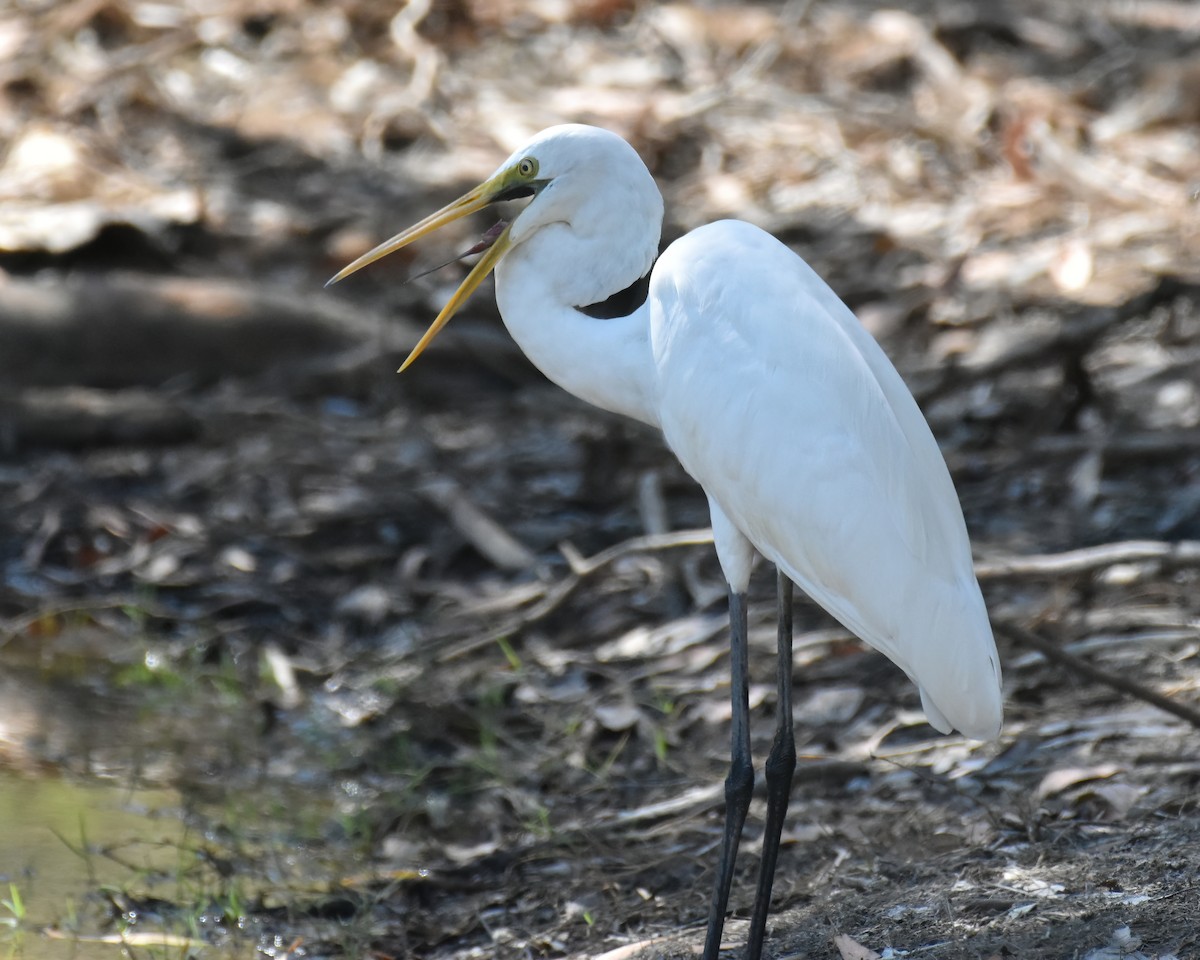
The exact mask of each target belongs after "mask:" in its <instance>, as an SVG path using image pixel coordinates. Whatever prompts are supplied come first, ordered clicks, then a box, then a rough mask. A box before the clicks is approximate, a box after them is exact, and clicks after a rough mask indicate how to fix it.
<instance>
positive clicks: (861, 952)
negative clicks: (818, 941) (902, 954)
mask: <svg viewBox="0 0 1200 960" xmlns="http://www.w3.org/2000/svg"><path fill="white" fill-rule="evenodd" d="M833 945H834V946H835V947H837V949H838V953H839V954H841V957H842V960H880V956H879V954H877V953H876V952H875V951H874V950H871V949H870V948H869V947H864V946H863V945H862V944H861V943H859V942H858V941H857V940H855V939H854V938H853V937H851V936H849V935H847V934H845V933H839V934H838V935H837V936H836V937H834V938H833Z"/></svg>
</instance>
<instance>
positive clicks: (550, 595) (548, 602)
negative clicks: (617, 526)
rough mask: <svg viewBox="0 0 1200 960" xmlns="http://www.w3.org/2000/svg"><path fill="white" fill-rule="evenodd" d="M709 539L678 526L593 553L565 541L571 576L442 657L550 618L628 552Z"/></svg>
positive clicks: (704, 533)
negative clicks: (582, 552)
mask: <svg viewBox="0 0 1200 960" xmlns="http://www.w3.org/2000/svg"><path fill="white" fill-rule="evenodd" d="M705 543H712V531H711V530H708V529H696V530H678V531H676V532H675V533H654V534H649V535H648V536H644V537H632V538H630V539H629V540H625V541H623V542H621V543H618V544H616V545H615V546H612V547H609V548H608V549H607V550H601V551H600V552H599V553H597V554H596V555H595V556H593V557H581V556H580V555H579V553H578V552H577V551H576V550H575V549H574V548H573V547H572V546H571V545H570V544H569V543H562V544H560V545H559V549H560V550H561V551H562V554H563V556H564V557H566V558H567V563H568V564H569V565H570V567H571V573H570V575H569V576H567V577H566V578H565V579H563V580H562V581H560V582H559V583H557V584H555V585H554V586H553V587H551V588H550V589H549V590H548V591H547V592H546V594H545V596H543V597H542V599H541V600H539V601H538V602H537V603H535V604H534V605H533V606H531V607H530V608H529V609H528V610H526V611H525V612H524V613H523V614H521V615H520V616H519V617H515V618H514V619H512V620H510V621H509V622H507V623H504V624H501V625H500V626H499V627H497V628H496V629H494V630H489V631H488V632H487V633H485V634H482V635H481V636H478V637H470V638H468V639H466V640H464V641H462V642H461V643H457V644H455V645H454V646H452V647H450V648H449V649H448V650H446V651H444V652H443V653H442V654H441V655H439V657H438V661H439V662H441V663H446V662H447V661H450V660H457V659H458V658H459V657H463V656H466V655H467V654H469V653H473V652H474V651H476V650H478V649H480V648H481V647H486V646H488V645H489V644H492V643H495V642H496V641H497V640H499V639H500V638H501V637H511V636H512V635H513V634H515V633H519V632H520V631H521V630H524V629H526V628H527V627H529V626H530V625H532V624H534V623H537V622H538V621H540V620H544V619H546V617H548V616H550V614H552V613H553V612H554V611H555V610H557V609H558V608H559V607H560V606H562V604H563V603H564V602H565V601H566V600H567V598H568V597H570V596H571V594H572V593H574V592H575V589H576V587H578V586H579V585H580V584H581V583H582V582H583V581H584V579H585V578H587V577H589V576H591V575H592V574H594V573H596V572H597V571H599V570H603V569H604V568H605V567H606V566H608V565H609V564H610V563H613V562H614V561H616V560H619V559H621V558H622V557H624V556H627V555H628V554H631V553H642V552H645V551H650V550H670V549H673V548H675V547H690V546H695V545H697V544H705Z"/></svg>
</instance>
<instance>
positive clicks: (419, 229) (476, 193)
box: [325, 175, 512, 373]
mask: <svg viewBox="0 0 1200 960" xmlns="http://www.w3.org/2000/svg"><path fill="white" fill-rule="evenodd" d="M502 176H503V175H502ZM500 180H501V177H493V178H492V179H490V180H488V181H487V182H486V183H483V184H480V185H479V186H478V187H476V188H475V189H474V190H472V191H471V192H470V193H468V194H466V195H465V196H462V197H459V199H457V200H455V201H454V202H453V203H451V204H449V205H447V206H445V207H442V209H441V210H439V211H438V212H437V213H433V214H430V215H429V216H428V217H426V218H425V219H424V220H422V221H421V222H420V223H418V224H416V225H415V226H412V227H409V228H408V229H407V230H405V231H404V232H402V233H398V234H396V236H394V237H392V239H390V240H385V241H384V242H383V243H381V244H380V245H379V246H377V247H375V248H374V249H373V250H368V251H367V252H366V253H364V254H363V255H362V256H361V257H359V258H358V259H357V260H355V261H354V262H353V263H351V264H349V265H348V266H345V267H343V268H342V269H341V270H339V271H338V272H337V273H336V274H335V275H334V276H333V278H332V279H331V280H330V281H329V282H328V283H326V284H325V286H327V287H328V286H330V285H331V284H334V283H337V282H338V281H339V280H344V279H345V278H346V277H348V276H350V274H352V273H355V272H357V271H358V270H361V269H362V268H363V267H365V266H366V265H367V264H369V263H374V262H375V261H376V260H380V259H382V258H383V257H386V256H387V255H388V254H389V253H395V252H396V251H397V250H399V249H400V248H401V247H407V246H408V245H409V244H410V243H412V242H413V241H414V240H419V239H420V238H421V237H423V236H425V235H426V234H430V233H433V231H435V230H437V229H438V228H439V227H444V226H445V225H446V224H448V223H453V222H454V221H455V220H460V219H462V218H463V217H465V216H467V215H468V214H471V213H474V212H475V211H476V210H482V209H483V208H484V207H486V206H488V204H491V203H494V202H495V201H497V200H500V199H507V197H506V196H504V193H505V184H504V183H502V182H498V181H500ZM511 229H512V226H511V224H510V225H508V226H506V227H505V228H504V230H503V231H502V232H501V233H500V235H499V236H497V237H496V238H495V239H494V240H493V241H492V242H491V243H490V244H489V245H488V247H487V249H486V251H485V252H484V254H483V256H482V257H480V258H479V262H478V263H476V264H475V266H474V267H473V268H472V270H471V272H470V273H468V274H467V278H466V279H465V280H463V282H462V284H461V285H460V286H459V288H458V289H457V290H455V291H454V296H452V297H451V298H450V300H449V302H448V303H447V304H446V305H445V306H444V307H442V312H441V313H439V314H438V315H437V318H436V319H435V320H434V321H433V323H432V324H430V326H429V329H428V330H426V331H425V335H424V336H423V337H421V339H420V340H419V341H417V345H416V346H415V347H413V349H412V353H410V354H409V355H408V358H407V359H406V360H405V361H404V363H402V364H401V365H400V370H399V371H397V372H399V373H403V372H404V370H406V369H407V368H408V366H409V364H411V363H412V362H413V361H414V360H416V359H417V357H419V356H420V355H421V353H422V352H423V351H424V350H425V348H426V347H427V346H429V344H430V342H432V340H433V338H434V337H436V336H437V335H438V332H439V331H440V330H441V329H442V327H444V326H445V325H446V324H447V322H449V320H450V318H451V317H452V316H454V314H455V313H456V312H457V310H458V308H459V307H461V306H462V305H463V304H464V303H465V302H466V300H467V298H468V297H469V296H470V295H471V294H472V293H474V292H475V288H476V287H478V286H479V284H481V283H482V282H483V280H484V278H485V277H487V275H488V274H489V273H491V272H492V268H493V267H495V266H496V264H497V263H499V262H500V258H501V257H503V256H504V254H505V252H506V251H507V250H508V248H509V239H508V234H509V231H510V230H511ZM489 234H490V231H489Z"/></svg>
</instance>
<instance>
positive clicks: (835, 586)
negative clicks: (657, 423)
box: [650, 221, 1001, 737]
mask: <svg viewBox="0 0 1200 960" xmlns="http://www.w3.org/2000/svg"><path fill="white" fill-rule="evenodd" d="M650 297H651V344H652V348H653V352H654V361H655V368H656V372H657V376H658V383H657V387H658V391H659V404H660V406H659V412H660V415H661V423H662V428H663V433H664V436H665V437H666V440H667V442H668V443H669V444H670V446H671V448H672V449H673V450H674V451H675V453H676V455H677V456H678V457H679V459H680V461H681V462H682V463H683V465H684V467H685V468H686V469H687V470H688V472H689V473H691V475H692V476H693V477H695V479H696V480H697V481H698V482H699V483H700V484H701V485H702V486H703V487H704V489H705V491H706V492H707V493H708V495H709V496H710V497H711V498H712V499H713V500H714V501H715V502H716V503H717V504H718V505H719V506H720V508H721V510H722V511H723V512H724V513H725V515H726V516H727V517H728V518H729V520H730V521H731V522H732V523H733V524H734V525H735V526H736V527H737V528H738V529H739V530H740V531H741V532H742V533H743V534H744V535H745V536H746V537H747V538H748V539H749V540H750V542H751V543H752V544H753V545H754V547H755V548H756V549H757V550H758V551H759V552H760V553H761V554H763V555H764V556H765V557H766V558H767V559H768V560H770V561H772V562H774V563H776V564H777V565H778V566H779V567H780V568H781V569H782V570H784V572H786V573H787V574H788V575H789V576H790V577H791V578H792V579H793V580H794V581H795V582H796V583H797V584H798V585H799V586H800V587H801V588H802V589H803V590H805V591H806V592H807V593H808V594H809V595H810V596H811V597H812V598H813V599H814V600H816V601H817V602H818V603H819V604H820V605H821V606H822V607H824V608H825V609H826V610H827V611H829V612H830V613H831V614H832V615H833V616H835V617H836V618H837V619H838V620H840V621H841V622H842V623H843V624H844V625H845V626H846V627H848V628H849V629H850V630H852V631H853V632H854V633H856V634H857V635H858V636H860V637H861V638H862V639H863V640H865V641H867V642H868V643H869V644H871V645H872V646H874V647H876V648H877V649H879V650H881V651H882V652H883V653H885V654H887V655H888V656H889V657H890V658H891V659H892V660H893V661H895V662H896V663H897V664H898V665H899V666H900V667H901V668H902V669H903V670H904V671H905V672H906V673H907V674H908V675H909V676H910V677H911V678H912V679H913V680H914V681H915V682H916V683H917V685H918V686H919V687H920V688H921V694H922V701H923V702H924V704H925V708H926V712H927V714H928V715H929V719H930V721H931V722H932V723H933V724H934V725H935V726H937V727H939V728H941V729H943V730H946V729H949V728H950V727H951V726H953V727H956V728H958V729H959V730H961V731H963V732H964V733H966V734H967V735H969V736H974V737H990V736H994V735H995V734H996V733H997V732H998V731H999V727H1000V717H1001V701H1000V670H999V660H998V658H997V655H996V648H995V643H994V641H993V639H992V633H991V627H990V625H989V623H988V618H987V611H986V609H985V607H984V604H983V598H982V596H981V595H980V592H979V587H978V584H977V583H976V580H975V576H974V571H973V568H972V562H971V551H970V543H969V542H968V539H967V531H966V526H965V524H964V522H963V518H962V510H961V508H960V506H959V503H958V497H957V494H956V493H955V491H954V486H953V483H952V481H951V479H950V474H949V471H948V470H947V469H946V465H945V461H944V460H943V458H942V455H941V451H940V450H939V449H938V447H937V443H936V441H935V440H934V438H933V435H932V433H931V432H930V430H929V427H928V425H927V424H926V422H925V419H924V417H923V416H922V414H921V412H920V409H919V408H918V407H917V404H916V401H915V400H914V399H913V398H912V395H911V393H910V392H909V390H908V388H907V387H906V386H905V384H904V382H903V380H902V379H901V378H900V375H899V374H898V373H897V372H896V370H895V368H894V367H893V366H892V364H891V362H890V361H889V360H888V359H887V357H886V355H885V354H884V353H883V351H882V349H881V348H880V347H879V345H878V344H877V343H876V342H875V340H874V339H873V338H872V337H871V336H870V334H868V333H867V332H866V330H864V329H863V327H862V326H861V324H859V322H858V320H857V319H856V318H855V317H854V315H853V314H852V313H851V312H850V310H849V309H848V308H847V307H846V306H845V305H844V304H843V303H842V302H841V300H839V299H838V297H837V295H836V294H834V293H833V291H832V290H830V288H829V287H828V286H827V285H826V284H825V283H824V281H822V280H821V279H820V278H819V277H818V276H817V275H816V274H815V273H814V272H813V271H812V270H811V269H810V268H809V267H808V265H807V264H805V263H804V262H803V261H802V260H801V259H800V258H799V257H797V256H796V255H795V254H794V253H793V252H792V251H790V250H789V249H788V248H787V247H785V246H784V245H783V244H781V243H779V241H777V240H775V239H774V238H773V237H771V236H770V235H769V234H767V233H764V232H763V231H762V230H759V229H758V228H757V227H753V226H751V225H749V224H745V223H740V222H737V221H721V222H719V223H714V224H710V225H708V226H706V227H702V228H700V229H698V230H695V231H693V232H692V233H690V234H688V235H687V236H685V237H684V238H682V239H681V240H678V241H676V242H675V243H674V244H672V245H671V246H670V247H669V248H668V249H667V250H666V251H665V252H664V253H663V255H662V257H661V258H660V259H659V262H658V264H657V265H656V267H655V269H654V273H653V276H652V279H651V290H650Z"/></svg>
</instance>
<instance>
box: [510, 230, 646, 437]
mask: <svg viewBox="0 0 1200 960" xmlns="http://www.w3.org/2000/svg"><path fill="white" fill-rule="evenodd" d="M570 234H571V231H570V228H569V227H567V226H566V225H565V224H550V225H547V226H545V227H543V228H541V229H539V230H538V231H537V232H536V233H534V234H533V235H531V236H529V237H527V238H526V239H525V241H524V242H523V243H521V244H520V245H519V246H517V247H516V248H514V249H513V250H511V251H510V252H509V254H508V255H507V256H506V257H505V258H504V259H503V260H501V261H500V263H499V264H498V265H497V267H496V302H497V304H498V305H499V307H500V316H501V317H502V318H503V319H504V325H505V326H506V327H508V331H509V333H511V334H512V336H513V339H514V340H516V341H517V345H518V346H520V348H521V350H522V351H524V353H525V355H526V356H527V357H529V359H530V360H531V361H533V364H534V366H536V367H537V368H538V369H539V370H541V371H542V373H544V374H545V375H546V376H547V377H548V378H550V379H551V380H553V381H554V382H555V383H557V384H558V385H559V386H560V387H562V388H563V389H564V390H566V391H567V392H568V393H572V394H574V395H575V396H577V397H579V398H580V399H581V400H586V401H587V402H588V403H591V404H594V405H596V406H598V407H601V408H603V409H605V410H610V411H612V412H613V413H620V414H624V415H625V416H627V417H632V418H633V419H635V420H640V421H642V422H643V423H648V424H650V425H651V426H656V427H657V426H659V422H658V413H657V411H656V409H655V407H656V404H655V403H654V402H653V395H654V361H653V356H652V354H651V350H650V307H649V303H648V302H647V303H643V304H642V305H641V306H640V307H638V308H637V309H636V310H634V311H633V313H631V314H629V315H627V316H623V317H610V318H607V319H598V318H596V317H591V316H588V315H587V314H585V313H583V312H582V311H580V310H577V309H576V308H575V305H574V304H571V303H569V302H567V301H568V300H570V299H573V298H572V297H571V296H570V294H569V293H567V292H566V291H565V290H564V289H563V287H564V285H563V283H562V278H553V277H550V276H548V275H547V273H546V271H545V270H543V269H539V263H540V264H545V263H546V262H547V257H546V255H547V254H549V253H550V251H552V250H555V249H557V250H559V251H561V249H562V245H563V244H564V243H567V244H571V243H572V242H575V243H578V239H577V238H575V237H572V236H570ZM616 289H617V288H614V289H613V290H610V291H608V293H614V292H616Z"/></svg>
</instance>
